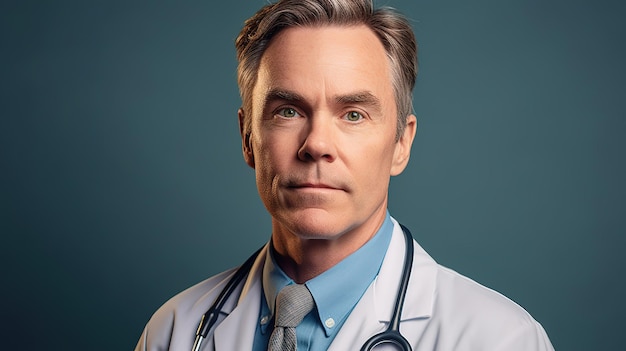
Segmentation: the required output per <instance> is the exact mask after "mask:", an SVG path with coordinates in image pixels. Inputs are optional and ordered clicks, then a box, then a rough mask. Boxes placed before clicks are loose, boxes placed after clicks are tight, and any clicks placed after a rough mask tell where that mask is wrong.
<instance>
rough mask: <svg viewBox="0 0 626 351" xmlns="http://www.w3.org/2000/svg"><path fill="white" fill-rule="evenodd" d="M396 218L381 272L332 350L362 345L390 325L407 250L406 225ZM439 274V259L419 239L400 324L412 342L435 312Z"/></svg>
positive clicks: (330, 349)
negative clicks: (437, 275) (401, 225)
mask: <svg viewBox="0 0 626 351" xmlns="http://www.w3.org/2000/svg"><path fill="white" fill-rule="evenodd" d="M393 222H394V230H393V235H392V238H391V242H390V243H389V248H388V249H387V253H386V254H385V258H384V260H383V264H382V266H381V268H380V272H379V274H378V276H377V277H376V279H375V280H374V282H372V284H371V285H370V286H369V288H368V289H367V291H366V292H365V294H364V295H363V297H362V298H361V300H360V301H359V303H358V304H357V305H356V306H355V308H354V310H353V311H352V312H351V313H350V315H349V316H348V319H347V320H346V322H345V324H344V325H343V327H342V328H341V330H340V331H339V333H338V334H337V336H336V337H335V340H334V341H333V342H332V344H331V345H330V347H329V349H328V351H345V350H353V349H358V348H360V347H361V346H360V345H362V344H363V343H365V341H367V340H368V339H369V338H370V337H371V336H373V335H375V334H377V333H380V332H382V331H384V330H385V329H387V326H388V324H389V321H390V320H391V315H392V313H393V309H394V303H395V299H396V295H397V292H398V286H399V284H400V280H401V276H402V267H403V264H404V255H405V252H406V249H405V248H406V246H405V240H404V235H403V233H402V228H401V227H400V225H399V224H398V223H397V222H396V221H395V220H393ZM435 278H436V264H435V262H434V261H433V260H432V259H431V258H430V256H428V254H426V252H425V251H424V250H423V249H422V248H421V247H420V246H419V245H417V243H415V254H414V256H413V268H412V272H411V279H410V280H409V289H408V291H407V297H406V300H405V303H404V307H403V309H402V318H401V324H400V328H401V332H402V334H403V335H404V337H405V338H407V339H408V340H409V342H410V343H411V344H416V342H417V340H418V339H419V337H420V336H421V334H422V332H423V329H424V327H425V325H426V320H427V319H428V317H430V316H431V314H432V306H433V298H434V289H435Z"/></svg>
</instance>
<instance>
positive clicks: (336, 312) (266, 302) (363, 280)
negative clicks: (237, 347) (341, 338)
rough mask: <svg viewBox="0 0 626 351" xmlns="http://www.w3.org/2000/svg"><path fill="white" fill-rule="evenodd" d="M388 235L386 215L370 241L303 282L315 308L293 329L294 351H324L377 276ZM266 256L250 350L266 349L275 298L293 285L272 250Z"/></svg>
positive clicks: (389, 228)
mask: <svg viewBox="0 0 626 351" xmlns="http://www.w3.org/2000/svg"><path fill="white" fill-rule="evenodd" d="M392 232H393V223H392V222H391V217H390V216H389V213H388V212H387V215H386V217H385V221H384V222H383V225H382V226H381V227H380V229H379V230H378V232H376V234H375V235H374V237H372V239H370V240H369V241H368V242H367V243H365V245H363V246H362V247H361V248H359V249H358V250H357V251H355V252H354V253H352V254H351V255H350V256H348V257H346V258H344V259H343V260H342V261H341V262H339V263H337V264H336V265H335V266H333V267H332V268H330V269H329V270H327V271H326V272H324V273H322V274H320V275H318V276H317V277H315V278H313V279H311V280H309V281H307V282H306V283H305V285H306V286H307V288H308V289H309V291H311V295H313V300H314V301H315V308H314V309H313V311H311V312H310V313H309V314H308V315H306V316H305V317H304V319H303V321H302V323H300V325H298V327H297V328H296V335H297V338H298V351H317V350H319V351H323V350H327V349H328V347H329V346H330V344H331V342H332V341H333V339H334V338H335V336H336V335H337V332H338V331H339V329H341V326H342V325H343V323H344V322H345V321H346V319H347V317H348V315H349V314H350V312H351V311H352V309H353V308H354V307H355V306H356V304H357V303H358V302H359V300H360V299H361V296H363V294H364V293H365V291H366V290H367V288H368V287H369V286H370V284H371V283H372V281H374V278H376V275H378V271H379V270H380V266H381V265H382V262H383V259H384V258H385V253H386V252H387V247H388V246H389V242H390V241H391V234H392ZM269 253H270V254H269V258H270V259H267V260H266V261H265V266H264V267H263V294H261V295H262V296H261V309H260V313H259V322H258V324H257V330H256V333H255V336H254V346H253V351H265V350H267V343H268V341H269V337H270V335H271V333H272V331H273V329H274V318H273V316H274V306H275V301H276V296H277V295H278V292H279V291H280V290H281V289H282V288H284V287H285V286H287V285H290V284H294V281H293V280H292V279H291V278H289V277H288V276H287V275H286V274H285V272H283V270H282V269H280V267H278V265H277V264H276V261H275V260H274V249H273V248H272V247H270V251H269Z"/></svg>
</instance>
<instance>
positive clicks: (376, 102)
mask: <svg viewBox="0 0 626 351" xmlns="http://www.w3.org/2000/svg"><path fill="white" fill-rule="evenodd" d="M333 99H334V101H335V103H336V104H338V105H350V104H361V105H366V106H368V107H370V108H372V109H374V110H375V111H376V112H378V113H379V114H380V113H382V103H381V101H380V99H379V98H377V97H376V95H374V94H372V93H371V92H370V91H367V90H363V91H357V92H354V93H349V94H343V95H336V96H334V97H333ZM264 100H265V101H264V102H265V106H267V105H268V104H269V103H271V102H273V101H279V100H280V101H286V102H289V103H299V102H303V101H306V99H305V98H304V96H302V95H300V94H298V93H296V92H294V91H291V90H286V89H280V88H274V89H270V90H269V91H268V92H267V94H266V95H265V99H264Z"/></svg>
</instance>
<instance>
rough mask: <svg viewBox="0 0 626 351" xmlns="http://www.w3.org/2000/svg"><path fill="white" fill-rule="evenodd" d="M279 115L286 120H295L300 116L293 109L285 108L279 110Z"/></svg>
mask: <svg viewBox="0 0 626 351" xmlns="http://www.w3.org/2000/svg"><path fill="white" fill-rule="evenodd" d="M277 115H279V116H281V117H285V118H293V117H297V116H299V114H298V111H296V110H295V109H293V108H291V107H285V108H281V109H280V110H278V113H277Z"/></svg>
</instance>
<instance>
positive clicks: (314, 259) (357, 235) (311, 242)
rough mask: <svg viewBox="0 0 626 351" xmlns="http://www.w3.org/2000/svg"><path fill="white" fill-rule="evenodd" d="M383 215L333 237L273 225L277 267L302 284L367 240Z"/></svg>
mask: <svg viewBox="0 0 626 351" xmlns="http://www.w3.org/2000/svg"><path fill="white" fill-rule="evenodd" d="M386 213H387V212H386V209H385V211H383V213H382V216H375V218H371V220H370V221H368V223H366V224H363V225H361V226H359V227H357V228H355V229H351V230H349V231H347V232H345V233H342V234H339V235H337V236H334V237H333V238H323V239H310V238H304V237H303V236H301V235H298V234H297V233H293V232H290V231H287V230H285V228H283V227H281V226H279V225H274V226H273V227H274V229H273V231H272V244H273V246H274V251H275V253H276V256H275V257H274V258H275V259H276V263H277V264H278V266H279V267H280V268H281V269H282V270H283V271H284V272H285V274H287V276H289V277H290V278H291V279H293V280H294V281H295V282H296V283H298V284H303V283H305V282H307V281H308V280H311V279H313V278H315V277H317V276H318V275H320V274H322V273H324V272H325V271H327V270H328V269H330V268H332V267H333V266H335V265H336V264H337V263H339V262H341V261H342V260H343V259H344V258H346V257H348V256H349V255H350V254H352V253H353V252H355V251H356V250H358V249H359V248H360V247H361V246H363V245H364V244H365V243H366V242H368V241H369V240H370V239H371V238H372V237H373V236H374V235H375V234H376V232H377V231H378V230H379V229H380V227H381V226H382V224H383V222H384V220H385V216H386Z"/></svg>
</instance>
